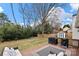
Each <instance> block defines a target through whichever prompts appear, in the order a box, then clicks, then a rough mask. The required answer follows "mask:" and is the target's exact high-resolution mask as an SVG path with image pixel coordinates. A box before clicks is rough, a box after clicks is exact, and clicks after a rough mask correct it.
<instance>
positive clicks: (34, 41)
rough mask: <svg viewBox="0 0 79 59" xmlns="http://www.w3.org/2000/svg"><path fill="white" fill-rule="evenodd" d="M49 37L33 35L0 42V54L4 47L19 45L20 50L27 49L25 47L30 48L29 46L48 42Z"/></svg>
mask: <svg viewBox="0 0 79 59" xmlns="http://www.w3.org/2000/svg"><path fill="white" fill-rule="evenodd" d="M47 42H48V41H47V37H32V38H29V39H22V40H18V41H9V42H3V43H0V54H1V52H2V50H3V48H4V47H6V46H7V47H16V46H18V47H19V50H20V51H22V50H25V49H29V48H34V47H37V46H42V45H45V44H47Z"/></svg>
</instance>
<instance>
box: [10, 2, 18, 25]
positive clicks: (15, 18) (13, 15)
mask: <svg viewBox="0 0 79 59" xmlns="http://www.w3.org/2000/svg"><path fill="white" fill-rule="evenodd" d="M10 6H11V10H12V15H13V18H14V22H15V24H17V21H16V18H15V14H14V8H13V4H12V3H11V4H10Z"/></svg>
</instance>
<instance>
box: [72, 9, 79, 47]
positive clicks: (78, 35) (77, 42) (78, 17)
mask: <svg viewBox="0 0 79 59" xmlns="http://www.w3.org/2000/svg"><path fill="white" fill-rule="evenodd" d="M77 21H79V10H78V12H77V14H75V15H73V23H72V39H73V46H77V47H79V28H77V27H76V25H78V24H77Z"/></svg>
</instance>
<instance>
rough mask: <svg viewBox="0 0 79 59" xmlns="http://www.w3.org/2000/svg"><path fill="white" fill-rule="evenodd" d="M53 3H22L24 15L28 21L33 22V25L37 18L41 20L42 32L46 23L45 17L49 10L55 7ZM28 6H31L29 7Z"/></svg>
mask: <svg viewBox="0 0 79 59" xmlns="http://www.w3.org/2000/svg"><path fill="white" fill-rule="evenodd" d="M55 5H56V4H55V3H38V4H37V3H33V4H24V12H22V13H21V14H24V17H25V18H26V20H28V23H30V22H31V20H32V21H33V22H34V26H35V25H36V22H37V21H38V20H40V21H41V26H42V30H43V31H42V33H44V25H45V23H46V19H47V17H48V16H49V14H50V13H51V12H50V13H49V11H50V10H51V9H52V8H53V7H55ZM28 6H31V7H30V8H29V7H28Z"/></svg>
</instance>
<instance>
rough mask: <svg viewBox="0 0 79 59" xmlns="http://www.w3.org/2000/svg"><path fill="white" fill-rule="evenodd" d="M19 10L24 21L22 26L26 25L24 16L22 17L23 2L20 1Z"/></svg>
mask: <svg viewBox="0 0 79 59" xmlns="http://www.w3.org/2000/svg"><path fill="white" fill-rule="evenodd" d="M19 11H20V13H22V18H23V23H24V27H25V26H26V24H25V23H26V22H25V20H26V19H25V17H24V6H23V4H22V3H21V4H19Z"/></svg>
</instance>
